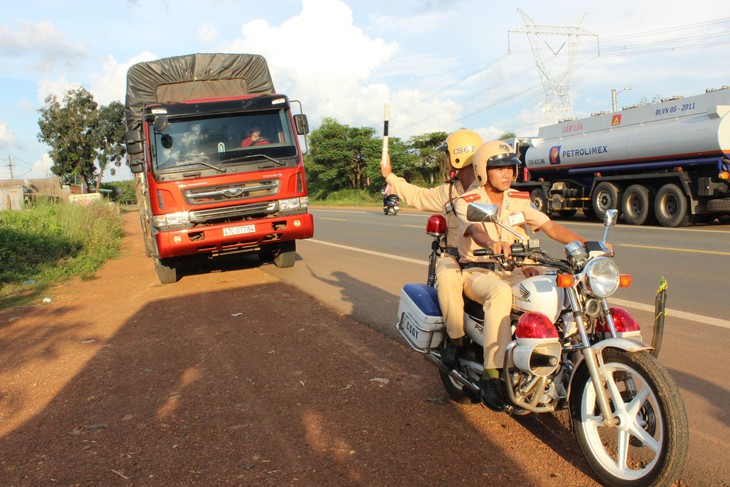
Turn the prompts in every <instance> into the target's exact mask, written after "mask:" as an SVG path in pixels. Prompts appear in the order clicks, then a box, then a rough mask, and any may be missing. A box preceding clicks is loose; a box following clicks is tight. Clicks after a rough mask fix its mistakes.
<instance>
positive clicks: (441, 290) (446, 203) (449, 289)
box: [380, 129, 482, 370]
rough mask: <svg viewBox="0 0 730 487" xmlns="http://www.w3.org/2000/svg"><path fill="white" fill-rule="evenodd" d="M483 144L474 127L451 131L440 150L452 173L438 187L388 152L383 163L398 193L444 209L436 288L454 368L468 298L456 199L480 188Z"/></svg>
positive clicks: (449, 364) (445, 362)
mask: <svg viewBox="0 0 730 487" xmlns="http://www.w3.org/2000/svg"><path fill="white" fill-rule="evenodd" d="M481 144H482V138H481V136H479V134H477V133H476V132H474V131H473V130H467V129H459V130H457V131H455V132H453V133H452V134H450V135H449V136H448V137H447V138H446V140H445V141H444V143H443V144H442V145H441V146H440V147H439V150H443V151H445V152H446V164H447V168H448V170H449V173H450V178H449V180H448V181H446V182H444V183H442V184H440V185H439V186H437V187H435V188H421V187H418V186H415V185H413V184H410V183H408V182H406V180H405V179H403V178H399V177H398V176H396V175H395V174H393V170H392V168H391V166H390V156H389V154H387V153H386V155H385V157H384V159H383V160H382V161H381V163H380V172H381V173H382V174H383V176H384V177H385V181H386V182H387V183H388V184H389V185H390V186H391V189H392V191H394V192H395V193H396V194H397V195H398V197H399V198H400V199H401V200H402V201H405V202H406V204H408V205H410V206H413V207H415V208H418V209H419V210H425V211H432V212H435V213H442V214H443V215H444V217H445V218H446V225H447V227H448V232H447V235H446V237H445V240H444V242H443V245H442V247H445V248H446V252H444V253H443V254H441V257H440V258H439V260H438V262H437V264H436V291H437V294H438V298H439V304H440V306H441V311H442V313H443V317H444V322H445V324H446V333H447V335H448V341H447V344H446V348H445V350H444V352H443V353H442V355H441V364H440V366H441V368H442V369H443V370H451V369H453V368H454V367H456V365H457V363H458V357H459V352H460V351H461V347H462V344H463V339H464V298H463V296H462V288H463V282H462V273H461V267H460V266H459V262H458V257H459V253H458V248H457V242H458V240H459V235H458V234H457V230H458V223H457V219H456V214H455V213H454V205H453V202H454V200H456V199H457V198H458V197H459V196H461V195H462V194H464V193H465V192H467V191H469V190H472V189H476V187H477V186H475V185H476V184H477V183H476V182H475V179H474V178H475V173H474V171H472V170H471V167H470V166H471V164H472V156H473V155H474V153H475V152H476V150H477V148H478V147H479V146H480V145H481Z"/></svg>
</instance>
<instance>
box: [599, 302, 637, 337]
mask: <svg viewBox="0 0 730 487" xmlns="http://www.w3.org/2000/svg"><path fill="white" fill-rule="evenodd" d="M611 316H613V325H614V326H615V327H616V333H627V332H631V331H640V330H641V327H640V326H639V322H638V321H636V320H635V319H634V317H633V316H631V315H630V314H629V312H628V311H626V310H625V309H623V308H619V307H618V306H614V307H613V308H611ZM596 329H597V330H598V331H599V332H603V331H604V330H605V331H608V327H607V326H606V324H605V323H604V320H603V319H599V320H598V322H597V323H596Z"/></svg>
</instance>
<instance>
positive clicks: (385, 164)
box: [380, 152, 393, 178]
mask: <svg viewBox="0 0 730 487" xmlns="http://www.w3.org/2000/svg"><path fill="white" fill-rule="evenodd" d="M392 173H393V168H392V167H391V166H390V153H389V152H386V153H385V154H383V157H382V159H380V174H382V175H383V177H384V178H387V177H388V176H389V175H390V174H392Z"/></svg>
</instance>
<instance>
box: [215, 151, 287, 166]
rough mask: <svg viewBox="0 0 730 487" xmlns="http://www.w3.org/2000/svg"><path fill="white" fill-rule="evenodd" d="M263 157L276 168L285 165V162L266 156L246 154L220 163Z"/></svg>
mask: <svg viewBox="0 0 730 487" xmlns="http://www.w3.org/2000/svg"><path fill="white" fill-rule="evenodd" d="M258 157H263V158H264V159H268V160H269V161H271V162H273V163H274V164H276V165H277V166H284V165H286V163H285V162H282V161H280V160H279V159H275V158H273V157H271V156H267V155H266V154H248V155H245V156H238V157H231V158H230V159H226V160H225V161H221V162H222V163H223V164H227V163H229V162H236V161H244V160H246V159H253V158H258Z"/></svg>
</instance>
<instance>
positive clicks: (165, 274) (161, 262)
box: [155, 259, 177, 284]
mask: <svg viewBox="0 0 730 487" xmlns="http://www.w3.org/2000/svg"><path fill="white" fill-rule="evenodd" d="M155 271H157V277H158V278H159V279H160V282H161V283H162V284H172V283H173V282H177V266H176V265H175V262H174V261H173V260H172V259H155Z"/></svg>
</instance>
